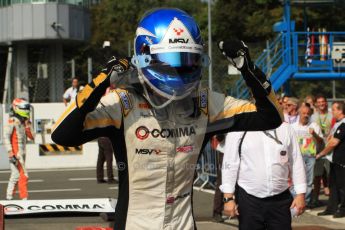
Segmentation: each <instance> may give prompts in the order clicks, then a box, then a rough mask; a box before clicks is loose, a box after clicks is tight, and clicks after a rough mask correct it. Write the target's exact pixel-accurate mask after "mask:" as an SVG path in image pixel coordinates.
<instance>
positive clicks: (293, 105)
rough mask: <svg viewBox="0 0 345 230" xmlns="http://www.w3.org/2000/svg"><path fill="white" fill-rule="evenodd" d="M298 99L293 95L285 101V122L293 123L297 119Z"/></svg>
mask: <svg viewBox="0 0 345 230" xmlns="http://www.w3.org/2000/svg"><path fill="white" fill-rule="evenodd" d="M298 106H299V102H298V99H297V98H295V97H289V98H288V100H287V102H286V112H287V113H285V114H284V120H285V122H287V123H289V124H293V123H295V122H297V121H298Z"/></svg>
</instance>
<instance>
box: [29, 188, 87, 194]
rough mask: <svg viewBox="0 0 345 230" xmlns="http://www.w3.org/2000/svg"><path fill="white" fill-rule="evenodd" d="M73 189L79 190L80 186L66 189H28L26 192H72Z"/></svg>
mask: <svg viewBox="0 0 345 230" xmlns="http://www.w3.org/2000/svg"><path fill="white" fill-rule="evenodd" d="M73 191H81V189H80V188H67V189H42V190H29V191H28V192H29V193H30V192H32V193H34V192H42V193H43V192H73Z"/></svg>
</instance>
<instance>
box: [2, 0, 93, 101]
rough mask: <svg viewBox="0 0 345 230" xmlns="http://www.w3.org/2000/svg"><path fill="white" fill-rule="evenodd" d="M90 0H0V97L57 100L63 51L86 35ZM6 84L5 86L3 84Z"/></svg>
mask: <svg viewBox="0 0 345 230" xmlns="http://www.w3.org/2000/svg"><path fill="white" fill-rule="evenodd" d="M98 2H99V1H95V0H94V1H92V0H0V90H1V91H0V97H5V100H2V101H3V102H7V101H9V100H11V98H15V97H24V98H27V99H29V100H30V101H31V102H57V101H61V100H62V94H63V92H64V89H65V85H64V79H67V78H68V79H70V78H72V77H73V76H71V75H73V74H71V72H66V64H67V65H71V66H72V68H73V64H74V63H71V62H69V63H67V60H66V58H64V50H65V51H66V50H70V49H73V48H74V47H76V46H78V45H80V44H83V43H85V42H86V41H88V39H89V38H90V12H89V9H88V8H89V6H90V5H92V4H97V3H98ZM6 82H7V83H8V84H6Z"/></svg>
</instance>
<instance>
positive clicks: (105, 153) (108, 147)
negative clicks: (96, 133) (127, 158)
mask: <svg viewBox="0 0 345 230" xmlns="http://www.w3.org/2000/svg"><path fill="white" fill-rule="evenodd" d="M104 162H106V163H107V177H108V180H112V179H114V175H113V147H112V144H111V141H110V140H109V138H107V137H100V138H98V158H97V169H96V171H97V180H98V181H100V180H104V171H103V170H104V169H103V167H104Z"/></svg>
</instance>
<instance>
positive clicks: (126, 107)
mask: <svg viewBox="0 0 345 230" xmlns="http://www.w3.org/2000/svg"><path fill="white" fill-rule="evenodd" d="M116 93H117V94H118V95H119V97H120V101H121V108H122V114H123V115H124V116H125V117H126V116H127V115H128V113H129V112H130V111H131V110H132V108H133V103H132V101H131V99H130V97H129V94H128V91H127V90H124V89H116Z"/></svg>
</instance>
